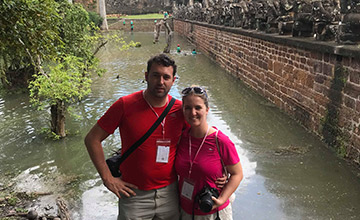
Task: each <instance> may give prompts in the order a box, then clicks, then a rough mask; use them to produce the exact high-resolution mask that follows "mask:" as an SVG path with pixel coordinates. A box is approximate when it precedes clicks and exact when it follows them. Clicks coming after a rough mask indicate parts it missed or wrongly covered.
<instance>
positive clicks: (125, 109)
mask: <svg viewBox="0 0 360 220" xmlns="http://www.w3.org/2000/svg"><path fill="white" fill-rule="evenodd" d="M175 74H176V64H175V62H174V61H173V60H172V59H171V58H169V57H168V56H167V55H165V54H160V55H157V56H154V57H152V58H151V59H150V60H149V61H148V63H147V72H145V79H146V82H147V88H146V89H145V90H143V91H138V92H135V93H133V94H130V95H127V96H124V97H121V98H120V99H119V100H117V101H116V102H115V103H114V104H113V105H112V106H111V107H110V108H109V109H108V110H107V112H106V113H105V114H104V115H103V116H102V117H101V118H100V119H99V120H98V121H97V123H96V124H95V125H94V126H93V128H92V129H91V130H90V131H89V133H88V134H87V136H86V137H85V145H86V147H87V150H88V152H89V155H90V157H91V160H92V162H93V163H94V165H95V167H96V169H97V171H98V173H99V174H100V177H101V179H102V181H103V183H104V185H105V186H106V187H107V188H108V189H109V190H110V191H112V192H113V193H114V194H116V195H117V196H118V197H119V215H118V219H120V220H127V219H179V203H178V193H177V186H176V184H177V177H176V173H175V169H174V161H175V154H176V144H177V142H178V139H179V137H180V135H181V132H182V130H183V128H184V126H185V121H184V116H183V113H182V109H181V101H179V100H176V102H175V104H174V106H173V107H172V108H171V110H170V111H169V113H168V114H167V116H166V117H165V118H164V120H163V121H162V123H161V125H160V126H158V127H157V129H156V130H155V131H154V132H153V133H152V135H151V136H150V137H149V138H148V139H147V140H146V141H145V142H144V143H143V144H142V145H140V146H139V147H138V148H137V149H136V150H135V151H134V152H133V153H132V154H131V155H130V156H129V157H128V158H127V159H126V160H125V161H124V162H123V163H122V164H121V165H120V171H121V173H122V176H121V178H115V177H113V176H112V175H111V173H110V170H109V168H108V167H107V165H106V162H105V157H104V152H103V149H102V145H101V142H102V141H103V140H104V139H106V138H107V137H108V136H109V135H110V134H112V133H114V131H115V130H116V129H117V128H119V130H120V136H121V144H122V151H123V152H122V153H124V152H125V151H126V150H127V149H128V148H129V147H130V146H131V145H132V144H134V143H135V142H136V141H137V140H138V139H139V138H140V137H141V136H142V135H143V134H145V133H146V131H147V130H148V129H149V128H150V127H151V126H152V124H153V123H154V122H155V121H156V120H157V118H158V117H159V115H161V113H162V112H163V111H164V109H165V108H166V106H167V104H168V103H169V101H170V99H171V98H172V97H171V96H170V95H168V92H169V91H170V89H171V86H172V85H173V84H174V81H175Z"/></svg>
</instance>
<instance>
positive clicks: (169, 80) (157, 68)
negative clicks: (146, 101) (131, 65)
mask: <svg viewBox="0 0 360 220" xmlns="http://www.w3.org/2000/svg"><path fill="white" fill-rule="evenodd" d="M173 71H174V68H173V67H172V66H168V67H166V66H163V65H159V64H157V63H153V64H152V65H151V69H150V72H146V73H145V79H146V82H147V91H148V92H149V94H150V95H152V96H154V97H157V98H164V97H166V96H167V94H168V92H169V91H170V89H171V86H172V85H173V84H174V80H175V78H174V76H173Z"/></svg>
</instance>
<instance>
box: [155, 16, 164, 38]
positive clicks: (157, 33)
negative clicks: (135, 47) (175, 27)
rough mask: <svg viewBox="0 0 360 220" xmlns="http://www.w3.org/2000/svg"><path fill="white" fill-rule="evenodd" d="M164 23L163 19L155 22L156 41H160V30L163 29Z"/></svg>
mask: <svg viewBox="0 0 360 220" xmlns="http://www.w3.org/2000/svg"><path fill="white" fill-rule="evenodd" d="M163 24H164V21H163V20H160V21H159V22H158V23H156V24H155V30H154V43H157V42H159V37H160V31H161V25H163Z"/></svg>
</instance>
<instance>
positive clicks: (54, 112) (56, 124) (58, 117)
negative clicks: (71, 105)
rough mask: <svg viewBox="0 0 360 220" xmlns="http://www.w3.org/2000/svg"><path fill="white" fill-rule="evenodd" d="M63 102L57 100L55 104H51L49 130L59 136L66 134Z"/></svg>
mask: <svg viewBox="0 0 360 220" xmlns="http://www.w3.org/2000/svg"><path fill="white" fill-rule="evenodd" d="M65 111H66V108H65V104H64V102H63V101H60V100H58V101H57V102H56V104H55V105H52V106H51V131H52V132H54V133H55V134H57V135H59V136H60V137H61V138H63V137H65V136H66V133H65Z"/></svg>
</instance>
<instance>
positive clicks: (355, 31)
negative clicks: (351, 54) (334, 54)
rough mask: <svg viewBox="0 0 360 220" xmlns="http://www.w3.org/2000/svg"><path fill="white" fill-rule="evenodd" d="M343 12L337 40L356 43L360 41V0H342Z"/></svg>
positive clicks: (344, 42) (341, 10) (341, 7)
mask: <svg viewBox="0 0 360 220" xmlns="http://www.w3.org/2000/svg"><path fill="white" fill-rule="evenodd" d="M340 12H341V14H342V19H341V24H340V25H339V29H338V35H337V37H336V41H337V42H338V43H343V44H356V43H357V42H359V41H360V0H340Z"/></svg>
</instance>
